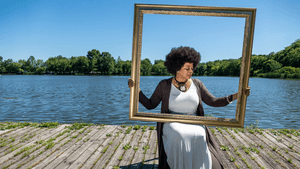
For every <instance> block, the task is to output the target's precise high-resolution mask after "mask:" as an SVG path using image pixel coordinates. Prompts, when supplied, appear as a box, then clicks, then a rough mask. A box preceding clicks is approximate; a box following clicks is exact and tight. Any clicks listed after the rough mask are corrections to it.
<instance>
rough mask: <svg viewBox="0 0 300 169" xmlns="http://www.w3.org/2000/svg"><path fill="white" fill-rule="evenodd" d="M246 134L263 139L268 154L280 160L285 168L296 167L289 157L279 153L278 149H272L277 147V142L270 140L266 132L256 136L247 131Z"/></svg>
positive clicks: (277, 160) (262, 142)
mask: <svg viewBox="0 0 300 169" xmlns="http://www.w3.org/2000/svg"><path fill="white" fill-rule="evenodd" d="M246 134H248V135H249V136H250V137H253V139H256V138H259V139H260V140H261V141H260V143H261V144H262V145H263V147H264V150H265V152H267V154H268V155H269V156H271V157H272V158H273V159H274V160H275V161H276V162H278V163H279V164H281V165H282V166H284V167H285V168H294V166H293V165H292V164H290V163H288V161H287V159H286V158H285V157H284V156H282V155H280V154H279V153H280V152H279V153H278V151H275V150H273V149H272V148H273V147H275V144H274V143H272V142H271V141H270V140H268V139H267V138H266V137H265V136H264V134H263V135H260V134H257V135H254V136H252V135H251V134H250V133H246Z"/></svg>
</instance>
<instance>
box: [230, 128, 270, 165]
mask: <svg viewBox="0 0 300 169" xmlns="http://www.w3.org/2000/svg"><path fill="white" fill-rule="evenodd" d="M228 131H229V132H230V133H231V134H232V135H233V136H235V137H236V138H238V139H239V140H240V142H241V144H242V145H243V146H245V147H246V148H245V150H244V151H247V152H249V153H246V154H248V155H250V156H251V158H252V159H253V158H254V159H253V160H254V161H256V163H257V164H258V165H259V166H260V167H261V168H262V167H264V168H274V167H272V166H270V165H269V164H268V163H267V162H266V161H265V160H264V159H263V158H262V157H261V156H260V155H259V153H258V152H254V151H255V149H254V148H256V149H257V148H258V147H257V145H256V144H255V142H253V141H252V140H250V139H249V138H248V137H246V136H244V135H243V134H237V133H235V132H234V131H232V130H228Z"/></svg>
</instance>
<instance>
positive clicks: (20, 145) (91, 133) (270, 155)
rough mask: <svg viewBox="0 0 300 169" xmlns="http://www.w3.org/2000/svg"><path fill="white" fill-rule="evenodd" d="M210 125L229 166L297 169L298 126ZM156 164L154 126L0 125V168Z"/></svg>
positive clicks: (299, 154)
mask: <svg viewBox="0 0 300 169" xmlns="http://www.w3.org/2000/svg"><path fill="white" fill-rule="evenodd" d="M12 124H15V125H14V126H13V125H12ZM9 126H10V127H9ZM1 129H2V130H1ZM210 129H211V131H212V132H213V133H214V135H215V136H216V139H217V140H218V143H219V146H220V150H221V153H222V158H223V161H224V165H225V167H226V168H228V169H231V168H252V169H254V168H265V169H267V168H270V169H273V168H300V134H299V132H300V130H290V129H281V130H273V129H259V128H253V127H252V128H248V129H246V128H245V129H235V128H210ZM157 166H158V150H157V137H156V130H155V127H153V126H152V127H149V126H117V125H89V124H85V123H75V124H59V125H48V126H47V125H45V124H43V125H41V124H33V123H25V124H24V123H22V124H21V123H10V124H8V123H0V168H1V169H5V168H12V169H15V168H24V169H28V168H46V169H53V168H59V169H60V168H70V169H75V168H85V169H86V168H101V169H102V168H108V169H117V168H122V169H123V168H130V169H135V168H136V169H140V168H141V169H152V168H157Z"/></svg>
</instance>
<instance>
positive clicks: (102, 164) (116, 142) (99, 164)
mask: <svg viewBox="0 0 300 169" xmlns="http://www.w3.org/2000/svg"><path fill="white" fill-rule="evenodd" d="M119 131H122V128H121V127H120V126H118V127H117V129H116V130H115V131H114V133H113V134H112V135H113V136H114V137H115V138H114V140H113V143H112V144H111V143H109V144H110V146H109V147H108V149H107V151H106V152H105V153H104V154H103V155H102V157H101V158H100V159H99V160H98V162H97V163H96V164H95V166H94V168H98V169H102V168H104V167H105V166H106V165H107V164H108V163H109V160H110V158H111V157H112V156H113V155H114V153H115V150H116V149H117V147H118V145H119V144H120V141H121V140H122V139H123V138H124V133H121V134H120V135H121V137H120V136H118V137H117V136H116V135H119V134H118V132H119Z"/></svg>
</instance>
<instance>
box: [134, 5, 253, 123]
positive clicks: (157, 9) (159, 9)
mask: <svg viewBox="0 0 300 169" xmlns="http://www.w3.org/2000/svg"><path fill="white" fill-rule="evenodd" d="M144 14H168V15H192V16H216V17H239V18H245V29H244V40H243V49H242V59H241V70H240V77H239V87H238V98H237V106H236V115H235V119H230V118H217V117H204V116H188V115H177V114H176V115H175V114H165V113H145V112H138V105H139V86H140V66H141V48H142V30H143V15H144ZM255 16H256V8H236V7H209V6H179V5H149V4H135V9H134V27H133V44H132V67H131V79H132V80H133V81H134V84H135V85H134V87H132V88H131V89H130V103H129V120H140V121H154V122H181V123H190V124H201V125H208V126H220V127H244V120H245V109H246V101H247V96H246V95H245V94H244V93H243V92H242V91H243V90H244V89H246V88H247V87H248V83H249V73H250V63H251V54H252V46H253V35H254V25H255Z"/></svg>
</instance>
